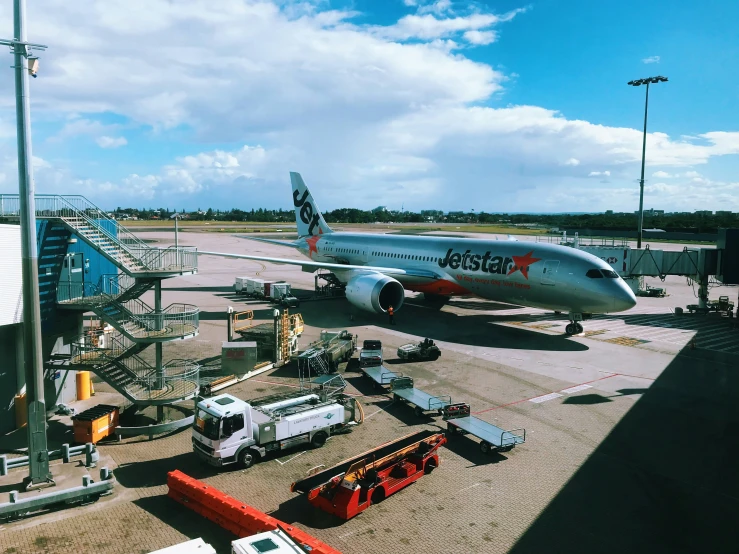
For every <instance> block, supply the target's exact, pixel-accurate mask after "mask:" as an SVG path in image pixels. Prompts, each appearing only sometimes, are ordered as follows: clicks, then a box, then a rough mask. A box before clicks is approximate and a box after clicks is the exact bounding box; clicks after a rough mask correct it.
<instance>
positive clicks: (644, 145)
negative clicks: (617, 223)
mask: <svg viewBox="0 0 739 554" xmlns="http://www.w3.org/2000/svg"><path fill="white" fill-rule="evenodd" d="M666 82H667V77H662V76H661V75H657V76H656V77H647V78H646V79H636V80H635V81H629V82H628V83H626V84H627V85H631V86H632V87H638V86H641V85H647V97H646V100H645V101H644V139H643V141H642V147H641V179H640V180H639V238H638V240H637V243H636V247H637V248H641V241H642V235H643V232H644V231H643V226H644V159H645V155H646V153H647V110H648V109H649V85H650V83H651V84H657V83H666Z"/></svg>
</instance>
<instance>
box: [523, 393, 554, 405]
mask: <svg viewBox="0 0 739 554" xmlns="http://www.w3.org/2000/svg"><path fill="white" fill-rule="evenodd" d="M560 396H562V395H561V394H559V393H558V392H550V393H549V394H545V395H544V396H537V397H536V398H531V399H529V402H534V403H536V404H541V403H542V402H546V401H547V400H554V399H555V398H559V397H560Z"/></svg>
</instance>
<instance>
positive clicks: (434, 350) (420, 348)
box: [398, 339, 441, 360]
mask: <svg viewBox="0 0 739 554" xmlns="http://www.w3.org/2000/svg"><path fill="white" fill-rule="evenodd" d="M439 356H441V350H439V347H438V346H436V345H435V344H434V341H432V340H431V339H424V340H422V341H421V342H419V343H418V344H413V343H411V344H404V345H403V346H401V347H400V348H398V358H400V359H401V360H436V359H438V358H439Z"/></svg>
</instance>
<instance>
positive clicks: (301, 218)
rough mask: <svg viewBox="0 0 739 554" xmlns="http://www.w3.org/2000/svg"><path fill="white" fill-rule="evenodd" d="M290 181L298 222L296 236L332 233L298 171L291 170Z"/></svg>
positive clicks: (296, 220)
mask: <svg viewBox="0 0 739 554" xmlns="http://www.w3.org/2000/svg"><path fill="white" fill-rule="evenodd" d="M290 183H291V184H292V187H293V204H294V205H295V222H296V223H297V224H298V236H299V237H305V236H313V235H325V234H327V233H333V231H332V230H331V227H329V226H328V223H326V220H325V219H323V216H322V215H321V212H320V210H319V209H318V206H317V205H316V202H315V200H313V196H311V193H310V191H309V190H308V187H307V186H305V183H304V182H303V178H302V177H301V176H300V173H295V172H294V171H291V172H290Z"/></svg>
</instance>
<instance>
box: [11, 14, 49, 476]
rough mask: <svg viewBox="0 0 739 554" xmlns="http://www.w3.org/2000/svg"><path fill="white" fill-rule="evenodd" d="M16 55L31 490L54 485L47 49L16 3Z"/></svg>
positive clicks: (14, 36) (19, 189) (16, 107)
mask: <svg viewBox="0 0 739 554" xmlns="http://www.w3.org/2000/svg"><path fill="white" fill-rule="evenodd" d="M0 45H5V46H9V47H10V50H11V52H12V53H13V56H14V65H13V69H14V70H15V113H16V124H17V134H18V137H17V138H18V197H19V201H20V223H21V254H22V264H21V267H22V274H23V353H24V358H25V361H24V365H25V367H24V371H25V377H26V404H27V410H28V429H27V432H28V477H26V479H24V484H25V487H26V490H30V489H33V488H39V487H44V486H49V485H53V484H54V480H53V478H52V475H51V471H50V469H49V454H48V447H47V442H46V404H45V399H44V365H43V362H44V360H43V353H42V350H41V308H40V304H39V291H38V252H37V247H36V197H35V189H36V186H35V184H34V181H33V166H32V165H31V160H32V155H31V109H30V105H29V86H28V85H29V83H28V77H29V75H31V76H33V77H35V76H36V72H37V71H38V56H36V55H35V53H34V51H35V50H40V51H43V50H45V49H46V46H44V45H43V44H34V43H32V42H28V41H27V40H26V2H25V0H14V2H13V39H12V40H8V39H0Z"/></svg>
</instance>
